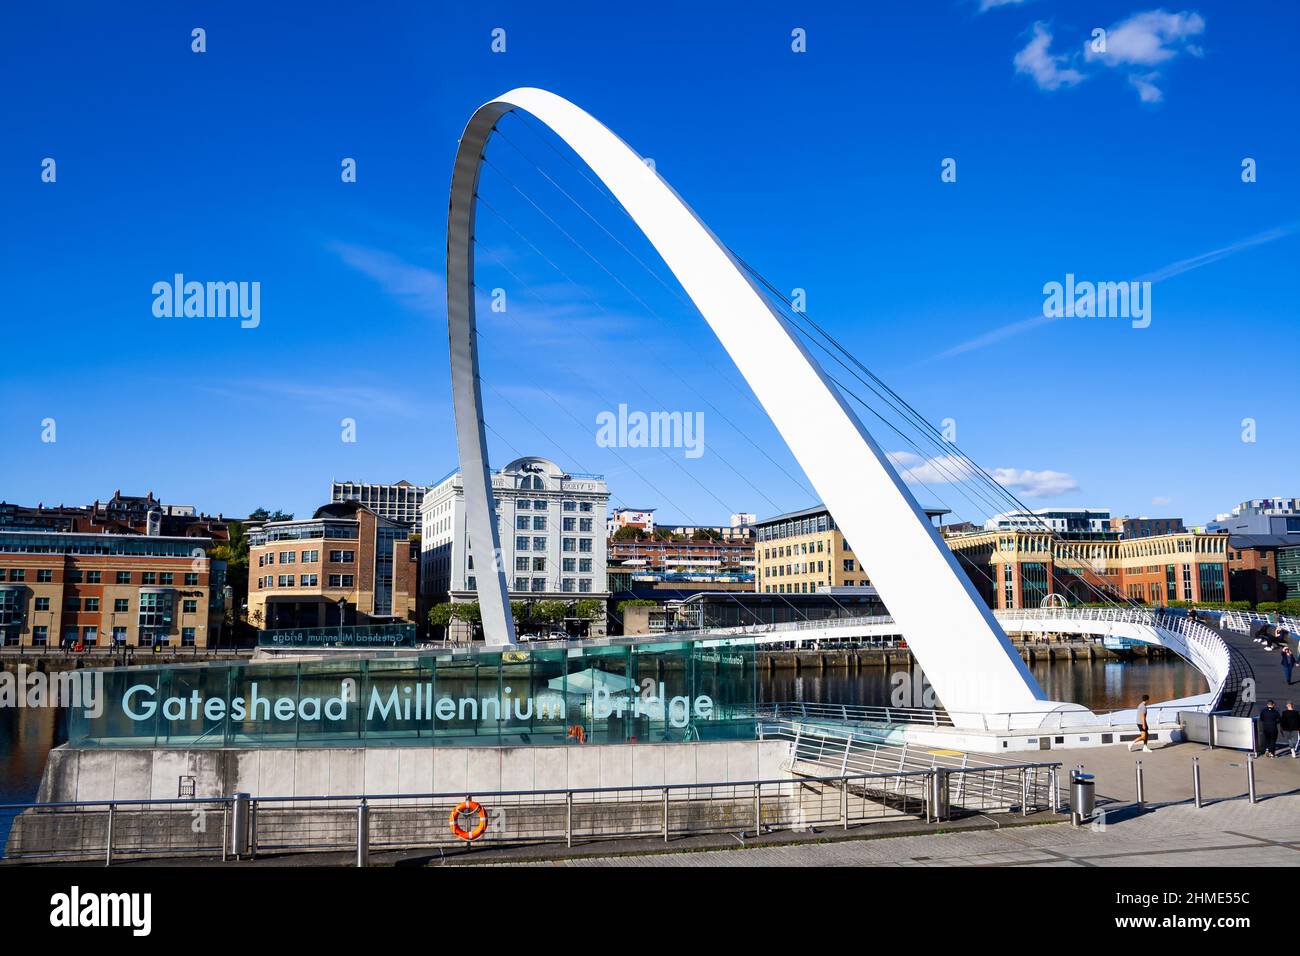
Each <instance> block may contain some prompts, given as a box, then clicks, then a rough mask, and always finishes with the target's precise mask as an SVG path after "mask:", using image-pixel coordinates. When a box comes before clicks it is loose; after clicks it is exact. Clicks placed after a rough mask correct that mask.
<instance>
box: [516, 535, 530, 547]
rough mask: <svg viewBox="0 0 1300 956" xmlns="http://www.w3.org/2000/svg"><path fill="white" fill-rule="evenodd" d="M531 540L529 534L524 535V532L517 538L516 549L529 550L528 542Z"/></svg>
mask: <svg viewBox="0 0 1300 956" xmlns="http://www.w3.org/2000/svg"><path fill="white" fill-rule="evenodd" d="M529 540H530V539H529V538H528V537H527V536H525V535H522V534H521V535H519V536H518V537H517V538H515V550H516V551H527V550H528V542H529Z"/></svg>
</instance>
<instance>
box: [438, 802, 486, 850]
mask: <svg viewBox="0 0 1300 956" xmlns="http://www.w3.org/2000/svg"><path fill="white" fill-rule="evenodd" d="M462 814H470V815H471V816H477V817H478V822H476V823H475V824H474V826H472V827H471V828H470V829H468V830H466V829H465V828H464V827H462V826H461V825H460V818H461V815H462ZM447 822H448V823H449V824H450V825H451V832H452V833H453V834H455V835H456V836H457V837H458V838H459V839H461V840H465V841H466V842H473V841H474V840H477V839H478V838H479V837H481V836H482V835H483V834H484V833H485V832H486V831H487V827H488V816H487V811H486V810H485V809H483V804H481V803H479V802H478V801H476V800H475V799H474V798H473V797H469V796H467V797H466V798H465V799H464V800H462V801H461V802H460V803H458V804H456V806H454V807H453V808H452V811H451V815H450V816H448V818H447Z"/></svg>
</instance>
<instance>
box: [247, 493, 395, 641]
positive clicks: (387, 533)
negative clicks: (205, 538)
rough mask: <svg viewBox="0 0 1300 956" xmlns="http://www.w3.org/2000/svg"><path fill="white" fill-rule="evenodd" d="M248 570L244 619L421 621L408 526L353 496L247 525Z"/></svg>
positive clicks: (256, 622)
mask: <svg viewBox="0 0 1300 956" xmlns="http://www.w3.org/2000/svg"><path fill="white" fill-rule="evenodd" d="M248 577H249V581H248V621H249V623H250V624H252V625H253V626H254V627H257V628H259V629H263V630H280V629H285V628H313V627H338V626H340V625H354V624H363V625H364V624H387V623H394V622H402V621H412V622H417V623H418V621H417V612H418V602H419V555H418V554H417V553H416V551H415V547H414V544H413V542H412V540H411V532H410V529H408V528H407V527H406V526H405V525H404V524H400V523H398V522H396V521H390V520H389V519H387V518H385V517H383V516H381V515H378V514H376V513H375V512H374V511H372V510H371V509H369V508H367V507H366V506H365V505H363V504H360V503H359V502H356V501H341V502H331V503H330V504H328V505H324V506H322V507H320V508H317V509H316V513H315V514H313V515H312V516H311V517H310V518H300V519H297V520H293V521H268V522H265V523H264V524H257V525H252V526H250V528H249V529H248Z"/></svg>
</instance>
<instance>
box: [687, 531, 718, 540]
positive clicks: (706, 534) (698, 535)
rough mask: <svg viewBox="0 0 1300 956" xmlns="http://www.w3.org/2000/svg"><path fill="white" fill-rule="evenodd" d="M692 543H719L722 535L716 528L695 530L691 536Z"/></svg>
mask: <svg viewBox="0 0 1300 956" xmlns="http://www.w3.org/2000/svg"><path fill="white" fill-rule="evenodd" d="M691 540H692V541H721V540H722V534H721V532H719V531H718V529H717V528H696V529H695V533H694V534H692V535H691Z"/></svg>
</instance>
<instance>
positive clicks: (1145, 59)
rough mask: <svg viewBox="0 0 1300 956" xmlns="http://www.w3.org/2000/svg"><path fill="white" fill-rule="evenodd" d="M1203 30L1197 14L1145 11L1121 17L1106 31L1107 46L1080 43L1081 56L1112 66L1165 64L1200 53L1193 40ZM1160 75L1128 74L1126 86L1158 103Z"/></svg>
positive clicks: (1152, 72) (1150, 71)
mask: <svg viewBox="0 0 1300 956" xmlns="http://www.w3.org/2000/svg"><path fill="white" fill-rule="evenodd" d="M1204 32H1205V19H1204V18H1203V17H1202V16H1201V15H1200V14H1199V13H1189V12H1187V11H1183V12H1182V13H1168V12H1166V11H1164V10H1148V11H1146V12H1145V13H1135V14H1133V15H1132V16H1131V17H1129V18H1128V19H1127V20H1121V21H1120V22H1119V23H1116V24H1114V25H1113V26H1111V27H1110V28H1109V29H1108V30H1107V31H1106V49H1105V50H1104V51H1097V50H1094V49H1093V44H1092V41H1091V40H1087V41H1085V42H1084V44H1083V56H1084V59H1085V60H1087V61H1088V62H1089V63H1101V64H1103V65H1105V66H1109V67H1113V68H1115V69H1123V68H1124V67H1133V66H1140V67H1151V66H1155V65H1156V64H1159V63H1167V62H1168V61H1170V60H1172V59H1174V58H1175V57H1177V56H1179V55H1180V54H1182V53H1190V54H1191V55H1192V56H1200V55H1201V53H1202V50H1201V48H1200V47H1199V46H1197V45H1196V44H1195V43H1193V42H1192V38H1193V37H1197V36H1200V35H1201V34H1202V33H1204ZM1159 79H1160V74H1159V73H1157V72H1155V71H1153V70H1147V71H1146V72H1141V73H1130V74H1129V76H1128V82H1129V85H1130V86H1132V87H1133V88H1134V89H1135V90H1137V93H1138V99H1140V100H1141V101H1142V102H1143V103H1159V102H1161V101H1162V100H1163V99H1164V98H1165V95H1164V92H1163V91H1162V90H1161V89H1160V87H1158V86H1156V81H1157V80H1159Z"/></svg>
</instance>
